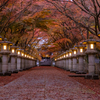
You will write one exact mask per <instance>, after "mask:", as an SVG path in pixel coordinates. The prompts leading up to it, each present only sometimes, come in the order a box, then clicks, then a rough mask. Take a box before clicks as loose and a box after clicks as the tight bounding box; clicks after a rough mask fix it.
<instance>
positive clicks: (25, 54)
mask: <svg viewBox="0 0 100 100" xmlns="http://www.w3.org/2000/svg"><path fill="white" fill-rule="evenodd" d="M24 65H25V66H24V70H25V69H26V68H27V52H24Z"/></svg>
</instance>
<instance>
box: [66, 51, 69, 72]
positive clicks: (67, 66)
mask: <svg viewBox="0 0 100 100" xmlns="http://www.w3.org/2000/svg"><path fill="white" fill-rule="evenodd" d="M66 70H67V71H69V58H68V52H66Z"/></svg>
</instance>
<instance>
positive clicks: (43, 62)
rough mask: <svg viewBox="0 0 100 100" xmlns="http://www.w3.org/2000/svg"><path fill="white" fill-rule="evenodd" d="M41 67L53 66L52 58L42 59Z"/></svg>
mask: <svg viewBox="0 0 100 100" xmlns="http://www.w3.org/2000/svg"><path fill="white" fill-rule="evenodd" d="M40 66H51V59H50V57H42V60H41V61H40Z"/></svg>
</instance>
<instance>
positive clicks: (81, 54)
mask: <svg viewBox="0 0 100 100" xmlns="http://www.w3.org/2000/svg"><path fill="white" fill-rule="evenodd" d="M75 48H77V57H78V61H79V63H78V69H77V72H76V73H77V74H85V72H84V56H85V53H84V52H85V45H82V43H80V45H76V46H75Z"/></svg>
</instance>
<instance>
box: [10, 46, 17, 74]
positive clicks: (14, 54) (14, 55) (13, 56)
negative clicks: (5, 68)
mask: <svg viewBox="0 0 100 100" xmlns="http://www.w3.org/2000/svg"><path fill="white" fill-rule="evenodd" d="M17 48H18V47H17V46H14V45H13V46H11V47H10V50H11V54H10V57H11V64H10V71H11V72H13V73H18V70H17Z"/></svg>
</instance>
